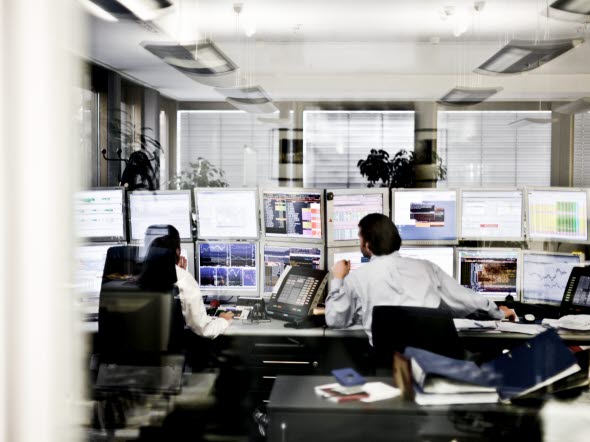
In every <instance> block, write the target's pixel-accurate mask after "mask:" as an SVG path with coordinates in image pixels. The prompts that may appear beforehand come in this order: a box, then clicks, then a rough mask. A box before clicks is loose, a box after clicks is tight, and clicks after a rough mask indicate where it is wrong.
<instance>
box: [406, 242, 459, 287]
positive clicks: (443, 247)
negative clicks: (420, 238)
mask: <svg viewBox="0 0 590 442" xmlns="http://www.w3.org/2000/svg"><path fill="white" fill-rule="evenodd" d="M408 248H409V249H452V251H453V274H452V275H449V276H450V277H451V278H453V279H455V278H456V276H457V247H454V246H402V247H401V248H400V252H401V250H402V249H408ZM400 256H401V253H400ZM414 259H417V258H414ZM424 261H427V260H424ZM429 262H432V261H429ZM441 270H443V269H442V267H441ZM443 271H444V270H443ZM445 273H446V272H445ZM447 274H448V273H447Z"/></svg>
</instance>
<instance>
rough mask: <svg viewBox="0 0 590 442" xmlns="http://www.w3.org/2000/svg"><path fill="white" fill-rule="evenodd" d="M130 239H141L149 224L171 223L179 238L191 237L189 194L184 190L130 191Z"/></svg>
mask: <svg viewBox="0 0 590 442" xmlns="http://www.w3.org/2000/svg"><path fill="white" fill-rule="evenodd" d="M129 217H130V221H131V239H132V240H143V239H144V237H145V233H146V231H147V228H148V227H149V226H153V225H157V224H160V225H162V224H163V225H166V224H169V225H172V226H174V227H176V230H178V233H179V234H180V238H182V239H192V237H193V234H192V228H191V194H190V192H189V191H184V192H182V191H181V192H161V193H160V192H131V193H130V194H129Z"/></svg>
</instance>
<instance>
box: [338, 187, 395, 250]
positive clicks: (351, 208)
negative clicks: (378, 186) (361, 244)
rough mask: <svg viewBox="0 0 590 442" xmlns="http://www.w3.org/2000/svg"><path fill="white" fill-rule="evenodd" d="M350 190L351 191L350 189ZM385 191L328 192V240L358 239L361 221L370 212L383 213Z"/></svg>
mask: <svg viewBox="0 0 590 442" xmlns="http://www.w3.org/2000/svg"><path fill="white" fill-rule="evenodd" d="M349 192H350V191H349ZM384 197H386V195H384V194H383V193H362V190H361V191H359V193H337V191H334V192H328V214H327V216H328V241H329V242H330V243H336V244H337V243H339V242H340V243H342V242H343V241H351V240H353V241H355V242H357V241H358V230H359V229H358V224H359V221H360V220H361V219H362V218H363V217H364V216H365V215H368V214H370V213H383V209H384V202H383V199H384Z"/></svg>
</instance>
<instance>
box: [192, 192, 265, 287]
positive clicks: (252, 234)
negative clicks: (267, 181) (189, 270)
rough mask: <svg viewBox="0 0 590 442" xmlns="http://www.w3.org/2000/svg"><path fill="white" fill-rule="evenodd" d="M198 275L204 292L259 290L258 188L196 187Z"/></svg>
mask: <svg viewBox="0 0 590 442" xmlns="http://www.w3.org/2000/svg"><path fill="white" fill-rule="evenodd" d="M195 205H196V210H197V226H198V229H197V232H198V238H199V241H197V245H196V257H197V268H196V277H197V280H198V281H199V286H200V287H201V290H202V291H203V292H204V293H205V294H215V295H218V296H221V297H223V296H234V295H249V296H256V295H257V294H258V291H259V286H260V284H259V276H258V273H259V265H258V259H259V258H258V242H257V240H258V236H259V228H258V205H257V191H256V189H255V188H239V189H231V188H202V189H201V188H197V189H195Z"/></svg>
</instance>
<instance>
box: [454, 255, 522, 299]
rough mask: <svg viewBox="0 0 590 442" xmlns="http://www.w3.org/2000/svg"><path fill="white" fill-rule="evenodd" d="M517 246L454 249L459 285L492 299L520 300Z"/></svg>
mask: <svg viewBox="0 0 590 442" xmlns="http://www.w3.org/2000/svg"><path fill="white" fill-rule="evenodd" d="M520 261H521V260H520V249H509V248H506V249H500V248H484V249H461V248H460V249H457V280H458V281H459V284H461V285H462V286H464V287H467V288H470V289H471V290H473V291H474V292H476V293H480V294H481V295H483V296H485V297H487V298H490V299H492V300H494V301H502V300H504V299H505V298H506V296H508V295H511V296H512V297H513V298H514V299H515V300H518V299H519V290H518V289H519V280H520V267H521V262H520Z"/></svg>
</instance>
